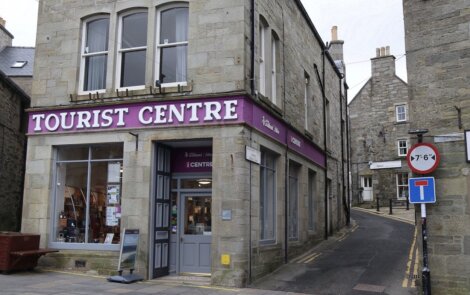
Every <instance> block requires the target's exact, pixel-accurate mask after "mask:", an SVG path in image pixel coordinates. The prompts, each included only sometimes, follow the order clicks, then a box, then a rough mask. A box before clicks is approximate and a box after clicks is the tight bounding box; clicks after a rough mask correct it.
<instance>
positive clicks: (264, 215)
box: [260, 150, 276, 243]
mask: <svg viewBox="0 0 470 295" xmlns="http://www.w3.org/2000/svg"><path fill="white" fill-rule="evenodd" d="M275 229H276V156H275V155H274V154H273V153H271V152H268V151H266V150H262V151H261V166H260V240H261V242H264V243H274V242H275V241H276V231H275Z"/></svg>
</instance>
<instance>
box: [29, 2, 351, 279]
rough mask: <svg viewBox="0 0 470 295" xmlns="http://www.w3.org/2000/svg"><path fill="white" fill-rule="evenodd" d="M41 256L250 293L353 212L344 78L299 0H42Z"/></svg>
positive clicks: (37, 100)
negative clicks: (124, 254) (131, 245)
mask: <svg viewBox="0 0 470 295" xmlns="http://www.w3.org/2000/svg"><path fill="white" fill-rule="evenodd" d="M36 42H37V44H36V45H37V46H36V63H35V69H34V73H35V75H34V77H35V79H34V82H33V89H32V92H33V95H32V108H31V109H30V112H29V131H28V135H29V137H28V152H27V166H26V178H25V193H24V206H23V223H22V231H25V232H37V233H40V234H41V244H42V246H47V247H49V248H55V249H60V253H58V254H53V255H49V257H45V258H44V259H43V260H42V261H41V263H43V264H47V265H52V266H56V267H75V266H81V267H84V269H93V270H97V271H99V272H101V273H109V272H113V271H114V272H115V271H116V268H117V263H118V258H119V250H120V245H121V244H122V239H123V236H122V232H123V230H124V229H137V230H139V234H138V237H139V246H138V255H137V265H136V269H137V272H139V273H141V274H143V275H145V277H146V278H155V277H158V276H164V275H167V274H169V273H206V274H210V275H211V280H212V283H213V284H217V285H225V286H244V285H245V284H246V283H247V282H249V281H251V280H253V279H256V278H258V277H260V276H262V275H264V274H266V273H268V272H270V271H272V270H274V269H275V268H276V267H278V266H279V265H280V264H282V263H283V262H285V261H288V260H289V259H290V258H291V257H293V256H295V255H296V254H298V253H299V252H301V251H304V250H305V249H306V248H307V247H311V246H312V245H313V244H315V243H317V242H318V241H320V240H322V239H324V238H326V237H327V236H328V234H331V233H332V232H334V231H336V230H337V229H339V228H341V227H342V226H343V225H344V224H345V223H346V222H347V218H346V217H347V216H346V215H347V214H346V211H347V210H346V209H347V195H346V192H347V177H346V175H347V172H348V171H347V166H346V163H347V158H346V142H345V141H344V138H346V137H345V133H346V129H345V128H343V127H342V126H344V124H345V123H344V122H346V94H345V91H344V89H346V84H345V81H344V79H343V78H342V77H343V75H341V73H340V72H339V70H338V69H337V67H336V65H335V61H334V60H333V58H332V56H331V55H330V54H329V53H328V48H326V46H325V45H324V43H323V41H322V40H321V38H320V36H319V34H318V32H317V31H316V29H315V28H314V26H313V24H312V22H311V20H310V19H309V17H308V15H307V13H306V11H305V10H304V8H303V6H302V4H301V2H300V1H292V0H277V1H271V0H269V1H268V0H259V1H233V0H231V1H228V0H221V1H205V0H192V1H167V0H151V1H148V0H145V1H143V0H136V1H124V0H116V1H92V0H85V1H65V2H64V1H61V0H47V1H40V2H39V18H38V30H37V41H36Z"/></svg>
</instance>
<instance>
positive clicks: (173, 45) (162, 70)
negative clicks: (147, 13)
mask: <svg viewBox="0 0 470 295" xmlns="http://www.w3.org/2000/svg"><path fill="white" fill-rule="evenodd" d="M188 15H189V9H188V7H187V6H183V7H182V6H181V4H179V6H170V7H168V6H166V7H164V8H163V9H159V10H158V11H157V30H156V31H157V58H156V61H157V64H156V71H157V75H156V77H157V78H156V80H158V81H157V82H158V83H159V84H161V85H162V86H177V85H186V82H187V58H188V26H189V24H188Z"/></svg>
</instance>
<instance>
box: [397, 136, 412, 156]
mask: <svg viewBox="0 0 470 295" xmlns="http://www.w3.org/2000/svg"><path fill="white" fill-rule="evenodd" d="M403 142H404V143H405V146H404V147H402V146H401V143H403ZM397 148H398V156H399V157H406V154H407V153H408V149H409V148H410V147H409V140H408V139H406V138H399V139H397ZM402 149H406V152H405V153H404V154H403V153H402V152H401V151H402Z"/></svg>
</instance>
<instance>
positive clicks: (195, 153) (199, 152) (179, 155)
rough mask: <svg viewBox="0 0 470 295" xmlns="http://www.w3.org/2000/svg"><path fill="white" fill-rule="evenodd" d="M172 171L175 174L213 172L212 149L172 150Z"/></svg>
mask: <svg viewBox="0 0 470 295" xmlns="http://www.w3.org/2000/svg"><path fill="white" fill-rule="evenodd" d="M171 171H172V172H173V173H191V172H192V173H195V172H208V173H210V172H212V147H192V148H175V149H172V150H171Z"/></svg>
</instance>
